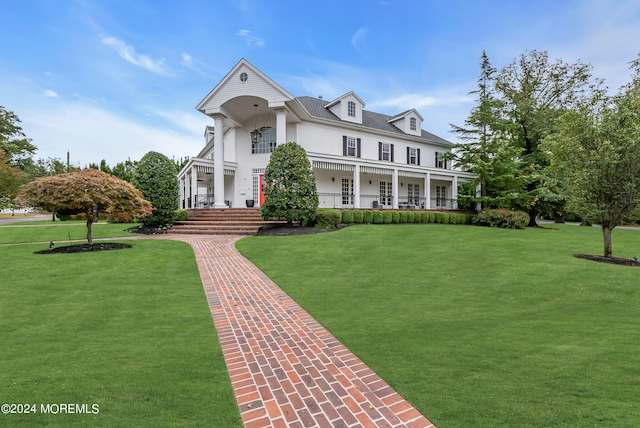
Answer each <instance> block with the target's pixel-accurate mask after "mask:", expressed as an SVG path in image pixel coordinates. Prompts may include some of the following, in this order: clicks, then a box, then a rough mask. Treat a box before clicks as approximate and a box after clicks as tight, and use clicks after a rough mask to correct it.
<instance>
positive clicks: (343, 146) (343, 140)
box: [342, 135, 347, 156]
mask: <svg viewBox="0 0 640 428" xmlns="http://www.w3.org/2000/svg"><path fill="white" fill-rule="evenodd" d="M346 155H347V136H346V135H343V136H342V156H346Z"/></svg>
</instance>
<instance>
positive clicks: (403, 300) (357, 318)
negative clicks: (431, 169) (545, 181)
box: [237, 225, 640, 428]
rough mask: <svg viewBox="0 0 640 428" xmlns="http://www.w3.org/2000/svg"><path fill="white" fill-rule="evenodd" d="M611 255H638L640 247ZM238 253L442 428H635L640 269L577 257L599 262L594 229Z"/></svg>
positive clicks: (378, 234) (365, 233) (405, 236)
mask: <svg viewBox="0 0 640 428" xmlns="http://www.w3.org/2000/svg"><path fill="white" fill-rule="evenodd" d="M553 227H556V226H555V225H554V226H553ZM613 245H614V255H616V256H618V257H632V256H633V255H636V254H638V255H640V234H638V232H637V231H624V230H615V231H614V234H613ZM237 246H238V248H239V249H240V251H241V252H242V253H243V254H245V255H246V256H247V257H249V258H250V259H251V260H252V261H253V262H254V263H256V265H257V266H258V267H260V268H261V269H262V270H263V271H264V272H265V273H267V274H268V275H269V276H270V277H271V278H272V279H273V280H274V281H275V282H276V283H277V284H278V285H279V286H280V287H282V288H283V289H284V290H285V291H286V292H287V293H288V294H289V295H290V296H292V297H293V298H294V299H295V300H296V301H297V302H298V303H299V304H300V305H301V306H302V307H304V308H305V309H306V310H307V311H309V312H310V313H311V314H312V315H313V316H314V317H315V318H316V319H317V320H318V321H319V322H320V323H322V324H323V325H324V326H325V327H327V328H328V329H329V330H330V331H331V332H332V333H333V334H334V335H336V337H337V338H338V339H339V340H341V341H342V342H343V343H344V344H345V345H346V346H347V347H349V348H350V349H351V350H352V351H354V352H355V353H356V354H357V355H358V356H359V357H360V358H362V359H363V360H364V361H365V362H366V363H367V364H369V365H370V367H372V368H373V370H375V371H376V372H378V373H379V374H380V375H381V376H382V377H383V378H384V379H385V380H386V381H388V382H389V383H390V384H391V385H392V386H393V387H394V388H396V389H397V390H398V391H399V392H400V393H401V394H402V395H403V396H404V397H405V398H407V399H408V400H409V401H410V402H411V403H412V404H414V405H415V406H416V407H417V408H418V409H419V410H420V411H422V412H423V413H424V414H425V415H426V416H427V417H428V418H429V419H431V420H432V422H434V423H435V424H436V425H437V426H438V427H439V428H447V427H515V426H517V427H540V426H545V427H546V426H554V427H556V426H573V427H583V426H607V427H631V426H637V425H638V423H639V421H640V406H639V405H638V397H640V371H639V370H638V367H640V340H639V339H640V336H639V332H640V288H639V287H638V283H639V279H640V269H637V268H630V267H624V266H614V265H607V264H600V263H596V262H592V261H588V260H583V259H577V258H574V257H572V254H574V253H590V254H600V253H601V250H602V236H601V232H600V230H599V229H597V228H581V227H577V226H558V227H557V230H543V229H527V230H521V231H516V230H504V229H492V228H482V227H473V226H449V225H397V226H396V225H392V226H352V227H349V228H346V229H344V230H341V231H337V232H332V233H327V234H315V235H306V236H295V237H252V238H247V239H243V240H240V241H238V243H237Z"/></svg>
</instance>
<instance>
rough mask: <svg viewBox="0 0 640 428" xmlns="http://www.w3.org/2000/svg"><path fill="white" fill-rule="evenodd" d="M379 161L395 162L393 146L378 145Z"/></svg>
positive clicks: (386, 144)
mask: <svg viewBox="0 0 640 428" xmlns="http://www.w3.org/2000/svg"><path fill="white" fill-rule="evenodd" d="M378 160H384V161H391V162H393V144H390V143H382V142H380V143H378Z"/></svg>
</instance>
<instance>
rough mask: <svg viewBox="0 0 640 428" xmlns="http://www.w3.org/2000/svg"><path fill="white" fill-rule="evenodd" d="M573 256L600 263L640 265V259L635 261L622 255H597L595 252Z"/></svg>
mask: <svg viewBox="0 0 640 428" xmlns="http://www.w3.org/2000/svg"><path fill="white" fill-rule="evenodd" d="M573 257H577V258H579V259H586V260H593V261H594V262H600V263H610V264H614V265H622V266H633V267H640V261H635V260H633V259H623V258H621V257H605V256H595V255H593V254H574V255H573Z"/></svg>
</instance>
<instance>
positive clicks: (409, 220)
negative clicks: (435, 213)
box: [407, 211, 415, 223]
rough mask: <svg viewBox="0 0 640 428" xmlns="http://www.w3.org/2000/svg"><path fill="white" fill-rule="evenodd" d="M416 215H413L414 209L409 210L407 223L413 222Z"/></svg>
mask: <svg viewBox="0 0 640 428" xmlns="http://www.w3.org/2000/svg"><path fill="white" fill-rule="evenodd" d="M414 217H415V216H414V215H413V211H407V223H413V218H414Z"/></svg>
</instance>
